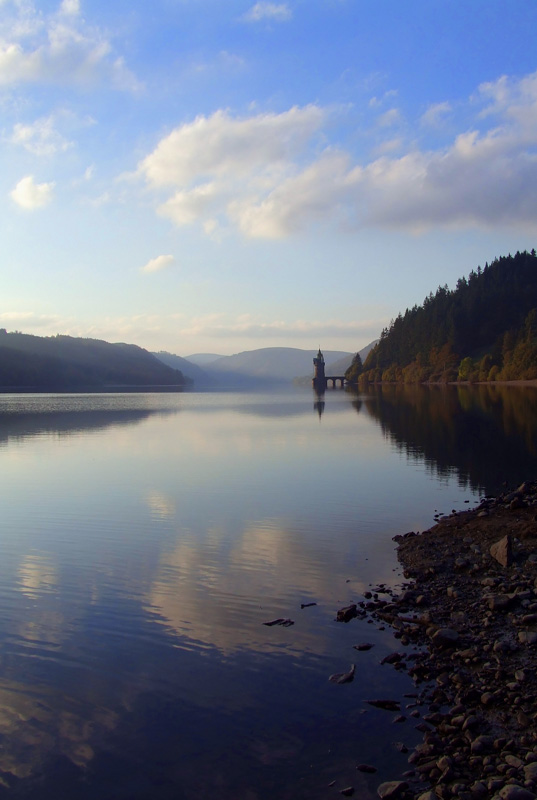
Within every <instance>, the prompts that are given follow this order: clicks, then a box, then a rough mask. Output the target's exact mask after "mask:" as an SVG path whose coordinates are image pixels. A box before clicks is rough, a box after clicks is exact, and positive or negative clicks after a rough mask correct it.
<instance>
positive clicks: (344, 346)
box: [0, 0, 537, 355]
mask: <svg viewBox="0 0 537 800" xmlns="http://www.w3.org/2000/svg"><path fill="white" fill-rule="evenodd" d="M535 30H537V4H535V3H532V2H528V0H487V2H482V1H481V0H467V2H465V3H462V2H458V0H408V2H406V3H402V2H401V1H400V0H288V2H277V1H275V2H252V1H251V0H226V2H222V0H152V2H151V3H147V2H141V0H114V2H113V3H110V2H104V1H103V2H101V0H91V2H90V0H58V1H55V2H52V1H50V2H49V1H48V0H47V1H45V0H42V2H32V0H0V112H1V123H0V137H1V148H0V167H1V169H0V241H1V249H0V275H1V284H0V285H1V290H2V291H1V299H2V303H1V307H0V326H2V327H5V328H7V329H8V330H22V331H24V332H26V333H36V334H39V335H54V334H56V333H67V334H71V335H74V336H92V337H95V338H102V339H107V340H108V341H114V342H115V341H126V342H133V343H135V344H139V345H141V346H143V347H147V348H148V349H150V350H160V349H163V350H168V351H170V352H174V353H177V354H178V355H189V354H191V353H196V352H215V353H222V354H231V353H236V352H239V351H242V350H250V349H255V348H258V347H272V346H274V347H276V346H278V347H280V346H289V347H301V348H307V349H312V348H316V347H318V346H319V345H321V346H322V347H323V348H325V349H327V350H328V349H341V350H348V351H355V350H358V349H360V348H361V347H363V346H364V345H366V344H367V343H368V342H370V341H371V340H372V339H374V338H376V337H377V336H378V335H379V333H380V331H381V329H382V328H383V327H384V326H386V325H387V324H389V322H390V319H391V318H393V317H394V316H396V315H397V313H398V312H399V311H403V312H404V310H405V308H407V307H409V306H413V305H414V304H415V303H421V302H422V301H423V299H424V297H425V296H426V295H427V294H428V293H429V292H430V291H431V290H432V291H434V290H435V289H436V288H437V286H439V285H444V284H446V283H447V284H448V286H450V287H453V286H454V285H455V283H456V280H457V278H459V277H460V276H461V275H467V274H468V272H469V271H470V270H471V269H474V268H476V267H477V266H478V265H484V263H485V262H486V261H490V260H492V259H493V258H494V257H495V256H499V255H504V254H507V253H509V252H515V251H516V250H523V249H531V248H532V247H534V246H537V56H536V55H535V51H536V48H535V42H534V33H535Z"/></svg>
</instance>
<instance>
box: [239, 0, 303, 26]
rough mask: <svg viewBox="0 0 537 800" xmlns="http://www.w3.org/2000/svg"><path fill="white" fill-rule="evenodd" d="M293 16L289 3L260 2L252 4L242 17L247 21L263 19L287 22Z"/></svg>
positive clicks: (260, 20)
mask: <svg viewBox="0 0 537 800" xmlns="http://www.w3.org/2000/svg"><path fill="white" fill-rule="evenodd" d="M292 16H293V15H292V13H291V9H290V8H289V6H288V5H287V3H267V2H259V3H256V4H255V5H254V6H252V8H251V9H250V10H249V11H247V12H246V14H245V15H244V16H243V17H242V19H243V20H244V21H245V22H262V21H263V20H269V21H270V22H287V20H290V19H291V17H292Z"/></svg>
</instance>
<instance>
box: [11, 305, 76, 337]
mask: <svg viewBox="0 0 537 800" xmlns="http://www.w3.org/2000/svg"><path fill="white" fill-rule="evenodd" d="M67 324H68V320H66V319H64V318H62V317H58V316H55V315H53V314H37V313H36V312H35V311H3V312H1V313H0V327H1V328H6V329H7V330H8V331H12V330H28V328H31V329H32V330H34V329H36V328H37V329H38V330H39V331H40V332H42V335H44V336H47V335H50V332H51V331H52V330H53V331H54V333H56V332H61V331H62V328H64V327H65V326H66V325H67Z"/></svg>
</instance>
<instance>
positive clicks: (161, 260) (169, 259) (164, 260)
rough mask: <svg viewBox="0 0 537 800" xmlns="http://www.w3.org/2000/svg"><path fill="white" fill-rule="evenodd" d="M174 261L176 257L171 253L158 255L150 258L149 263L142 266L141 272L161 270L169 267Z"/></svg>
mask: <svg viewBox="0 0 537 800" xmlns="http://www.w3.org/2000/svg"><path fill="white" fill-rule="evenodd" d="M174 263H175V258H174V257H173V256H171V255H167V256H157V257H156V258H152V259H150V260H149V261H148V262H147V264H145V265H144V266H143V267H141V268H140V272H146V273H151V272H160V271H161V270H163V269H167V267H171V265H172V264H174Z"/></svg>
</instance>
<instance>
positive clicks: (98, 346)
mask: <svg viewBox="0 0 537 800" xmlns="http://www.w3.org/2000/svg"><path fill="white" fill-rule="evenodd" d="M187 383H188V384H189V383H191V382H190V381H187V379H185V377H184V376H183V374H182V373H181V372H180V371H179V370H176V369H171V368H170V367H168V366H166V365H165V364H163V363H162V362H160V361H159V360H158V359H156V358H155V357H154V356H153V355H151V353H148V351H147V350H144V349H143V348H141V347H137V346H136V345H133V344H110V343H109V342H103V341H100V340H98V339H79V338H74V337H72V336H49V337H40V336H30V335H28V334H24V333H17V332H15V333H7V332H6V331H5V330H4V329H0V391H2V390H3V391H6V390H21V391H22V390H25V391H84V390H88V391H91V390H93V391H95V390H103V389H112V388H114V389H121V388H133V387H146V388H147V387H170V388H171V387H176V388H181V387H185V386H186V385H187Z"/></svg>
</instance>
